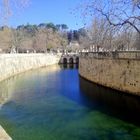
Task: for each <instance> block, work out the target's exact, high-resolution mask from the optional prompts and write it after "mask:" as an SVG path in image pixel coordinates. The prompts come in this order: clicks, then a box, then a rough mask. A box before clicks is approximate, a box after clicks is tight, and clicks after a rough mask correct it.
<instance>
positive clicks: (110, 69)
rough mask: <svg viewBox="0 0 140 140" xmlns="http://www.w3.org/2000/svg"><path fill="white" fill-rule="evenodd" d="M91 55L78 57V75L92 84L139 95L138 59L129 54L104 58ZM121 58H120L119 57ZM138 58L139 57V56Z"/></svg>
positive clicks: (139, 65) (139, 60) (139, 66)
mask: <svg viewBox="0 0 140 140" xmlns="http://www.w3.org/2000/svg"><path fill="white" fill-rule="evenodd" d="M106 56H107V55H105V56H103V55H101V53H100V55H98V54H97V53H96V54H92V53H88V54H84V55H81V56H80V62H79V74H80V75H81V76H82V77H84V78H86V79H87V80H90V81H92V82H94V83H97V84H100V85H103V86H106V87H110V88H113V89H117V90H120V91H124V92H128V93H132V94H136V95H140V59H139V58H138V57H137V56H138V53H137V55H136V57H137V58H135V57H134V56H135V55H134V54H133V55H132V54H131V56H133V58H128V57H127V56H130V54H129V53H127V55H126V53H124V56H125V57H124V58H123V53H122V52H121V54H119V53H118V54H117V57H113V55H112V57H106ZM119 56H121V57H119ZM139 56H140V55H139Z"/></svg>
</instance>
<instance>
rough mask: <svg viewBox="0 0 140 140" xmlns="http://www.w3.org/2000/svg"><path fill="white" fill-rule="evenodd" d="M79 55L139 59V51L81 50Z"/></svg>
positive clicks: (99, 57)
mask: <svg viewBox="0 0 140 140" xmlns="http://www.w3.org/2000/svg"><path fill="white" fill-rule="evenodd" d="M80 57H89V58H98V59H103V58H104V59H105V58H114V59H140V51H113V52H81V53H80Z"/></svg>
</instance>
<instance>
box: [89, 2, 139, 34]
mask: <svg viewBox="0 0 140 140" xmlns="http://www.w3.org/2000/svg"><path fill="white" fill-rule="evenodd" d="M86 9H87V10H88V12H89V14H90V15H92V16H96V17H99V18H100V17H101V16H103V17H104V18H106V20H107V21H108V22H109V24H110V25H112V26H115V27H116V26H119V27H124V26H126V25H127V27H129V28H130V27H131V28H133V29H134V30H135V31H136V32H137V33H139V34H140V0H90V2H89V3H88V4H87V6H86Z"/></svg>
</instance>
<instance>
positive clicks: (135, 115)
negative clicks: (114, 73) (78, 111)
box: [79, 77, 140, 125]
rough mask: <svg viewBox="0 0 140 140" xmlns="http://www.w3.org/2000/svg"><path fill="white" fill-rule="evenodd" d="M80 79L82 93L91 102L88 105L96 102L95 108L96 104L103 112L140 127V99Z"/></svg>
mask: <svg viewBox="0 0 140 140" xmlns="http://www.w3.org/2000/svg"><path fill="white" fill-rule="evenodd" d="M79 79H80V89H81V90H82V93H83V94H84V95H85V98H88V100H90V102H89V101H88V103H87V105H90V106H91V104H92V103H93V102H94V107H95V104H96V107H97V108H98V109H100V110H101V111H102V112H105V113H106V114H109V115H112V116H115V117H118V118H120V119H122V120H125V121H129V122H132V123H134V124H136V125H140V121H139V118H140V97H138V96H133V95H129V94H126V93H122V92H119V91H116V90H112V89H109V88H105V87H102V86H99V85H96V84H94V83H91V82H89V81H87V80H85V79H83V78H81V77H80V78H79ZM92 106H93V105H92Z"/></svg>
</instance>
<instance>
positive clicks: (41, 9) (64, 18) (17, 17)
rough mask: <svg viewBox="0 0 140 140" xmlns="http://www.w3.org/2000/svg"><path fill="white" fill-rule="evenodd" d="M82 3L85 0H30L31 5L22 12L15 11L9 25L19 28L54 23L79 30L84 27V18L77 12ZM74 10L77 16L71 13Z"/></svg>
mask: <svg viewBox="0 0 140 140" xmlns="http://www.w3.org/2000/svg"><path fill="white" fill-rule="evenodd" d="M81 2H83V0H30V5H29V6H28V7H27V8H26V9H24V10H22V12H19V10H18V12H17V11H15V13H14V15H13V16H12V17H11V18H10V19H9V23H8V24H9V26H17V25H21V24H27V23H30V24H39V23H47V22H53V23H54V24H61V23H64V24H67V25H68V27H69V29H78V28H81V27H83V26H84V22H83V18H81V17H80V16H81V14H80V13H79V12H78V11H79V10H77V6H78V5H79V4H80V3H81ZM73 9H74V10H75V11H76V12H75V14H72V13H71V12H72V11H73Z"/></svg>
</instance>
